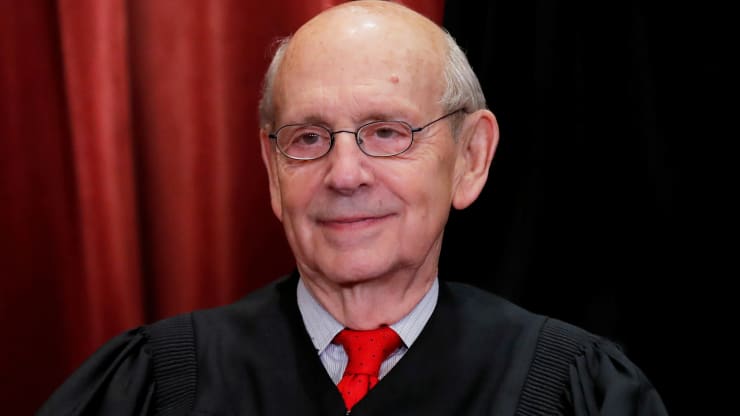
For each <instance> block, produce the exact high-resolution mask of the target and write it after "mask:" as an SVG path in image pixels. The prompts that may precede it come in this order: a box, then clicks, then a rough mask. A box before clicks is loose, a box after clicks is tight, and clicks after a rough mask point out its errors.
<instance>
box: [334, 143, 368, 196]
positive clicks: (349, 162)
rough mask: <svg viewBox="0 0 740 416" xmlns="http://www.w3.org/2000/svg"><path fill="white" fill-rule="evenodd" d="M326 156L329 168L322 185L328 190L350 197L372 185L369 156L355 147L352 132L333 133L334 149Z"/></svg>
mask: <svg viewBox="0 0 740 416" xmlns="http://www.w3.org/2000/svg"><path fill="white" fill-rule="evenodd" d="M326 156H327V158H328V160H327V161H328V163H329V167H328V171H327V172H326V176H325V177H324V183H325V184H326V186H328V187H329V188H331V189H333V190H335V191H337V192H339V193H342V194H345V195H351V194H352V193H354V192H355V191H357V190H358V189H361V188H362V187H364V186H368V185H370V184H371V183H372V180H373V175H372V171H371V169H370V166H369V162H370V160H369V159H370V156H367V155H366V154H364V153H362V150H360V147H359V146H358V145H357V136H355V134H354V133H353V132H348V131H337V132H335V133H334V148H332V150H331V152H329V154H328V155H326Z"/></svg>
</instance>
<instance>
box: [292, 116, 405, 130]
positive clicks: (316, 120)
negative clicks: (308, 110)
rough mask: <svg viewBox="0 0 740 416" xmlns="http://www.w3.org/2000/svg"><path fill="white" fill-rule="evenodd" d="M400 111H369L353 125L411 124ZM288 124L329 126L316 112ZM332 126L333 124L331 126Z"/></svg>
mask: <svg viewBox="0 0 740 416" xmlns="http://www.w3.org/2000/svg"><path fill="white" fill-rule="evenodd" d="M399 113H400V112H396V113H386V112H371V113H367V114H365V115H363V116H362V117H361V118H358V119H356V121H355V127H359V126H362V125H364V124H367V123H371V122H373V121H404V122H406V123H409V124H411V123H410V122H409V121H408V117H406V115H405V114H399ZM290 124H318V125H320V126H326V127H330V124H331V123H328V122H327V121H326V119H325V118H324V117H322V116H319V115H317V114H310V115H308V116H306V117H303V119H302V120H301V121H298V122H295V123H290ZM332 127H333V126H332Z"/></svg>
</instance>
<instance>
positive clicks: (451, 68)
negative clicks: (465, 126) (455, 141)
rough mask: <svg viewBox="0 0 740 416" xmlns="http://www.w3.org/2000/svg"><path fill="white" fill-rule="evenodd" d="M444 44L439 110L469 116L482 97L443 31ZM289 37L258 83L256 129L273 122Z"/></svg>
mask: <svg viewBox="0 0 740 416" xmlns="http://www.w3.org/2000/svg"><path fill="white" fill-rule="evenodd" d="M443 32H444V38H445V42H446V44H447V57H446V60H445V65H444V69H443V74H442V76H443V77H444V80H445V91H444V94H442V97H441V98H440V100H439V103H440V105H441V106H442V108H443V110H444V111H445V112H446V113H448V112H452V111H455V110H459V109H462V110H464V112H466V113H472V112H474V111H477V110H482V109H485V108H486V97H485V96H484V95H483V90H482V89H481V86H480V83H479V82H478V77H477V76H476V75H475V72H473V68H472V67H471V66H470V63H469V62H468V58H467V57H466V56H465V53H464V52H463V51H462V49H460V46H458V44H457V42H456V41H455V38H453V37H452V35H450V33H449V32H447V31H446V30H444V29H443ZM290 39H291V37H290V36H288V37H285V38H282V39H279V40H278V41H277V43H276V46H277V49H276V50H275V54H274V55H273V58H272V61H271V62H270V66H269V67H268V68H267V72H266V73H265V79H264V81H263V83H262V98H261V99H260V102H259V118H260V127H262V128H264V127H266V126H267V125H272V124H274V122H275V103H274V101H273V93H274V91H273V89H274V83H275V77H276V76H277V72H278V69H279V68H280V64H281V63H282V62H283V59H284V58H285V51H286V50H287V49H288V44H289V43H290ZM462 120H463V117H462V115H455V116H453V117H452V119H451V122H450V125H451V126H452V132H453V136H457V134H458V133H459V130H460V126H461V125H462Z"/></svg>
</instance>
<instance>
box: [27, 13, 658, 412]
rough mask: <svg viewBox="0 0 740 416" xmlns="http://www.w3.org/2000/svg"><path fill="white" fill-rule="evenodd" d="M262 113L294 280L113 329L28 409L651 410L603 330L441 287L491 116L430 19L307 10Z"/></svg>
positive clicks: (491, 146) (281, 52) (642, 386)
mask: <svg viewBox="0 0 740 416" xmlns="http://www.w3.org/2000/svg"><path fill="white" fill-rule="evenodd" d="M260 115H261V130H260V140H261V149H262V158H263V160H264V163H265V166H266V168H267V171H268V174H269V181H270V195H271V201H272V208H273V211H274V212H275V215H276V216H277V217H278V218H279V219H280V221H281V222H282V224H283V225H284V228H285V233H286V236H287V238H288V241H289V243H290V246H291V248H292V250H293V253H294V254H295V258H296V261H297V272H296V273H295V274H294V275H293V276H287V277H285V278H283V279H280V280H279V281H277V282H276V283H274V284H272V285H270V286H268V287H266V288H264V289H262V290H260V291H257V292H256V293H253V294H250V295H249V296H247V297H245V298H244V299H242V300H241V301H239V302H236V303H234V304H232V305H229V306H225V307H221V308H216V309H212V310H206V311H197V312H193V313H191V314H187V315H182V316H178V317H173V318H170V319H167V320H164V321H161V322H158V323H155V324H153V325H149V326H145V327H142V328H138V329H135V330H133V331H130V332H127V333H125V334H123V335H121V336H119V337H118V338H116V339H114V340H111V341H110V342H109V343H108V344H107V345H106V346H104V347H103V348H102V349H101V350H100V351H98V352H97V353H96V354H95V355H94V356H93V357H91V358H90V359H89V360H88V361H87V362H86V363H85V364H84V365H83V367H82V368H81V369H80V370H78V372H77V373H76V374H74V375H73V376H72V377H71V378H70V379H69V380H68V381H67V382H66V383H65V384H64V385H63V386H62V387H60V388H59V389H58V391H57V392H56V393H55V394H54V395H53V396H52V398H50V400H49V401H48V402H47V403H46V405H45V406H44V407H43V408H42V409H41V410H40V412H39V414H42V415H51V414H54V415H59V414H64V415H72V414H74V415H77V414H80V415H82V414H116V415H119V414H120V415H129V414H131V415H133V414H137V415H139V414H160V413H161V414H183V415H184V414H198V415H222V414H223V415H225V414H229V415H322V416H325V415H340V414H350V412H351V413H352V414H353V415H371V414H373V415H381V414H383V415H385V414H388V415H394V414H398V415H430V414H431V415H514V414H527V415H534V414H556V413H558V412H559V413H564V414H577V415H590V414H614V415H627V414H645V415H648V414H650V415H654V414H663V413H665V409H664V408H663V405H662V403H661V400H660V397H659V395H658V394H657V393H656V392H655V390H654V389H653V388H652V386H651V385H650V383H649V382H648V380H647V379H646V378H645V376H644V375H643V374H642V373H641V371H640V370H639V369H638V368H637V367H636V366H634V365H633V364H632V363H631V362H630V361H629V360H628V359H627V358H626V357H625V356H624V355H623V354H622V353H621V352H620V351H619V350H618V349H617V348H616V347H615V346H614V345H613V344H611V343H610V342H608V341H606V340H604V339H601V338H598V337H596V336H594V335H591V334H589V333H587V332H585V331H582V330H580V329H578V328H575V327H573V326H570V325H568V324H565V323H563V322H559V321H556V320H552V319H547V318H546V317H543V316H538V315H534V314H531V313H529V312H527V311H524V310H522V309H520V308H518V307H517V306H515V305H512V304H510V303H508V302H506V301H504V300H502V299H500V298H498V297H495V296H494V295H491V294H488V293H484V292H482V291H479V290H477V289H474V288H472V287H468V286H464V285H460V284H454V283H449V282H442V281H440V280H439V279H438V276H437V265H438V261H439V255H440V250H441V244H442V235H443V231H444V227H445V223H446V222H447V218H448V215H449V211H450V209H451V207H454V208H456V209H463V208H466V207H467V206H469V205H470V204H471V203H473V201H475V199H476V198H477V197H478V195H479V194H480V192H481V189H482V188H483V186H484V184H485V182H486V179H487V175H488V170H489V167H490V164H491V160H492V157H493V154H494V150H495V148H496V144H497V141H498V127H497V124H496V119H495V117H494V115H493V114H492V113H491V112H490V111H488V110H487V109H486V105H485V99H484V97H483V94H482V92H481V89H480V86H479V84H478V81H477V79H476V77H475V75H474V74H473V72H472V70H471V68H470V66H469V64H468V63H467V60H466V58H465V56H464V54H463V53H462V52H461V50H460V49H459V47H458V46H457V45H456V44H455V42H454V40H453V39H452V38H451V37H450V36H449V35H447V34H446V33H445V32H444V31H443V30H441V29H440V28H439V27H438V26H436V25H435V24H434V23H432V22H431V21H429V20H428V19H426V18H424V17H422V16H421V15H419V14H417V13H415V12H413V11H411V10H409V9H407V8H405V7H403V6H401V5H398V4H394V3H390V2H381V1H357V2H350V3H345V4H342V5H340V6H337V7H334V8H331V9H329V10H327V11H325V12H323V13H321V14H320V15H318V16H316V17H315V18H313V19H312V20H311V21H309V22H308V23H306V24H305V25H304V26H303V27H301V28H300V29H299V30H298V31H297V32H296V33H295V35H294V36H293V37H292V38H290V39H287V40H285V41H283V42H282V44H281V45H280V47H279V49H278V50H277V52H276V54H275V57H274V59H273V62H272V63H271V65H270V68H269V70H268V72H267V75H266V79H265V89H264V92H263V98H262V102H261V104H260Z"/></svg>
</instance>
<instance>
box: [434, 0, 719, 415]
mask: <svg viewBox="0 0 740 416" xmlns="http://www.w3.org/2000/svg"><path fill="white" fill-rule="evenodd" d="M723 20H724V19H723V17H722V12H721V11H719V10H717V9H713V8H712V7H711V6H710V5H708V4H707V5H704V4H702V6H701V7H696V5H691V4H686V5H676V4H667V3H666V4H659V3H656V2H634V1H632V2H630V1H625V2H587V1H528V2H506V1H489V2H487V5H483V4H480V5H479V6H477V7H470V6H469V5H468V4H467V3H466V2H464V1H452V0H448V1H447V3H446V9H445V15H444V23H445V26H446V27H447V28H448V29H449V30H450V32H451V34H452V35H453V36H454V37H455V38H456V39H457V40H458V43H459V44H460V45H461V47H462V48H463V50H465V51H466V52H467V53H468V57H469V59H470V62H471V64H472V66H473V67H474V69H475V70H476V73H477V74H478V75H479V78H480V81H481V83H482V85H483V89H484V91H485V93H486V97H487V98H488V104H489V107H490V108H491V110H492V111H493V112H494V113H495V114H496V115H497V116H498V121H499V124H500V128H501V141H500V144H499V148H498V151H497V153H496V155H495V158H494V162H493V168H492V171H491V176H490V179H489V182H488V184H487V186H486V188H485V190H484V192H483V195H482V196H481V198H480V199H479V200H478V201H477V202H476V203H475V204H474V205H473V206H472V207H471V208H469V209H468V210H466V211H462V212H453V215H452V217H451V220H450V224H449V227H448V229H447V232H446V235H445V241H444V249H443V255H442V259H441V265H440V269H441V270H440V275H441V276H443V277H446V278H449V279H452V280H461V281H465V282H469V283H472V284H474V285H477V286H480V287H483V288H485V289H488V290H490V291H493V292H495V293H498V294H500V295H502V296H504V297H507V298H509V299H511V300H514V301H515V302H517V303H519V304H520V305H522V306H524V307H526V308H528V309H530V310H533V311H535V312H539V313H543V314H547V315H550V316H554V317H556V318H560V319H563V320H566V321H569V322H571V323H575V324H577V325H580V326H582V327H584V328H586V329H588V330H590V331H592V332H595V333H598V334H601V335H604V336H606V337H608V338H610V339H612V340H614V341H616V342H617V343H619V344H620V345H621V346H622V347H623V349H624V350H625V351H626V352H627V354H628V356H629V357H630V358H631V359H632V360H633V361H634V362H636V363H637V364H638V365H639V366H640V368H641V369H642V370H643V371H644V372H645V373H646V374H647V376H648V377H649V378H650V380H651V381H652V382H653V383H654V385H655V386H656V387H657V388H658V391H659V392H660V393H661V395H662V396H663V398H664V401H665V403H666V406H667V408H668V410H669V412H670V413H671V414H711V413H712V412H711V411H710V410H709V408H711V406H718V405H717V404H714V403H715V398H716V397H719V396H721V394H719V393H718V392H717V391H714V392H708V393H707V394H706V395H704V394H701V393H699V392H700V391H703V389H704V388H705V386H706V383H707V381H708V380H711V379H709V378H704V377H702V376H699V375H698V374H699V372H703V371H704V369H708V368H709V367H710V365H709V364H708V363H707V362H706V360H708V359H711V358H710V357H712V356H713V355H719V357H723V356H724V355H722V353H721V352H716V351H711V350H710V349H713V347H712V346H711V345H714V344H713V341H712V335H708V334H711V333H716V331H717V329H716V328H718V327H719V324H718V321H717V320H718V318H717V316H716V315H715V316H713V315H710V314H709V313H706V311H707V310H708V309H709V308H711V307H712V305H713V304H715V305H721V304H722V302H721V301H720V300H719V296H721V293H720V292H722V290H716V289H717V287H715V286H713V282H715V280H716V279H717V277H719V276H716V275H715V273H717V272H718V271H715V270H714V269H715V267H716V264H717V263H716V260H715V258H719V257H721V254H720V253H719V252H718V251H717V250H716V249H715V248H714V245H715V238H716V237H712V236H711V235H710V234H709V233H710V231H709V230H711V229H712V228H713V225H710V224H715V223H716V224H718V225H719V227H722V226H726V224H722V223H721V220H719V218H718V216H719V215H720V208H719V207H718V205H719V203H718V202H716V199H715V195H714V194H715V191H714V189H718V188H719V186H718V185H719V182H720V180H721V177H722V173H719V172H718V169H717V168H720V169H722V168H724V166H723V165H722V162H721V159H722V156H720V155H719V154H718V152H717V147H715V146H716V143H717V142H718V141H719V142H723V141H726V139H725V136H726V135H727V132H729V131H732V130H731V129H727V130H725V129H724V128H723V127H722V125H723V124H724V123H723V120H725V118H724V114H723V113H729V111H728V110H727V109H726V108H724V105H723V104H721V103H718V100H721V99H722V97H723V96H724V95H725V92H724V91H725V90H726V89H727V88H728V85H727V83H726V81H725V80H722V79H721V78H720V72H721V71H720V69H721V67H722V66H723V65H722V64H721V60H723V59H724V58H723V57H724V56H726V54H727V49H725V46H726V45H729V43H728V42H727V34H726V33H725V32H726V31H727V30H728V26H727V25H724V24H723ZM722 101H724V100H722ZM732 101H733V99H732V98H729V102H732ZM730 106H732V105H730ZM729 117H732V116H731V115H730V116H729ZM722 148H724V147H722ZM712 165H714V166H712ZM730 189H732V188H730ZM730 192H731V191H730ZM726 193H727V190H726V189H725V190H721V191H720V192H719V194H721V195H725V194H726ZM715 204H716V205H715ZM719 273H722V274H727V272H726V271H724V272H719ZM710 282H711V283H710ZM705 313H706V314H705ZM704 345H707V346H706V347H704ZM720 359H721V358H720ZM711 367H712V368H714V367H713V366H711ZM709 384H713V383H711V382H709ZM720 384H721V383H720ZM710 397H711V399H708V398H710ZM695 403H697V404H698V403H701V406H703V407H702V408H701V409H702V410H701V411H698V413H697V411H696V410H695V408H693V407H692V406H691V405H693V404H695ZM692 409H694V410H692Z"/></svg>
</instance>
